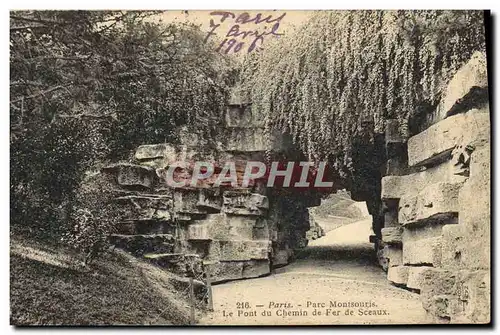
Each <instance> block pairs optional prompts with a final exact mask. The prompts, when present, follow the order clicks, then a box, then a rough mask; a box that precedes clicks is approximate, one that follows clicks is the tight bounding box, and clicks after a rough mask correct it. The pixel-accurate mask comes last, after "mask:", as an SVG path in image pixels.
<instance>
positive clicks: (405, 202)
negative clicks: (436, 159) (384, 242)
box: [398, 183, 462, 225]
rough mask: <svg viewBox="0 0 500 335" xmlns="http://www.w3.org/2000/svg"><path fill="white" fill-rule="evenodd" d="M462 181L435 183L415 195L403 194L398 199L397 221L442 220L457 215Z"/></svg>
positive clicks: (408, 222) (409, 222) (401, 222)
mask: <svg viewBox="0 0 500 335" xmlns="http://www.w3.org/2000/svg"><path fill="white" fill-rule="evenodd" d="M461 187H462V183H454V184H451V183H436V184H433V185H429V186H427V187H426V188H424V189H423V190H422V191H421V192H420V193H418V194H417V195H416V196H413V195H410V196H403V197H402V198H401V200H400V201H399V216H398V219H399V223H400V224H402V225H407V224H413V223H420V222H422V221H424V220H426V221H429V220H435V221H436V220H439V221H443V220H444V219H448V218H450V217H456V216H458V212H459V204H458V192H459V190H460V188H461Z"/></svg>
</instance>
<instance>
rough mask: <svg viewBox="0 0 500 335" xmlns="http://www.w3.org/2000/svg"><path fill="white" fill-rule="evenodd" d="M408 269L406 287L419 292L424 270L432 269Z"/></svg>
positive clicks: (420, 267)
mask: <svg viewBox="0 0 500 335" xmlns="http://www.w3.org/2000/svg"><path fill="white" fill-rule="evenodd" d="M409 268H410V270H409V272H408V282H407V284H406V287H408V288H411V289H414V290H420V288H421V287H422V282H423V280H424V276H423V274H424V273H425V271H426V270H428V269H432V267H430V266H411V267H409Z"/></svg>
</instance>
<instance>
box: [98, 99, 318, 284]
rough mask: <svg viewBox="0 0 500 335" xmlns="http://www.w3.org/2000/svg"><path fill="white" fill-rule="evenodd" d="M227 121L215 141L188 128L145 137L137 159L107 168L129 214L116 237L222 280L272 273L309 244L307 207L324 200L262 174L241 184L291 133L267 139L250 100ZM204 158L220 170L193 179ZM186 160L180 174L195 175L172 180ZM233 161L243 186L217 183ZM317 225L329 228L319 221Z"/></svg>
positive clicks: (163, 262) (157, 259)
mask: <svg viewBox="0 0 500 335" xmlns="http://www.w3.org/2000/svg"><path fill="white" fill-rule="evenodd" d="M225 122H226V127H225V128H223V129H221V130H220V132H221V133H220V136H219V137H218V139H220V140H218V141H216V142H215V143H205V142H203V141H201V140H199V139H197V138H196V136H194V134H190V133H189V132H188V131H186V130H185V129H180V130H179V138H180V140H181V143H180V144H175V145H174V144H169V143H162V144H145V145H142V146H140V147H138V148H137V149H136V151H135V154H134V159H133V161H131V162H124V163H116V164H112V165H110V166H107V167H106V168H104V169H103V171H104V172H105V173H107V174H108V175H110V176H112V178H113V179H114V184H115V186H116V188H117V189H118V190H119V192H120V196H119V197H118V198H117V199H116V201H117V203H118V204H119V205H120V208H121V210H122V211H123V212H124V213H126V215H125V216H126V218H127V219H126V220H124V221H123V222H122V223H121V224H120V225H119V227H118V233H117V234H114V235H112V236H111V237H110V240H111V242H112V243H113V244H115V245H116V246H117V247H119V248H122V249H124V250H126V251H128V252H131V253H133V254H134V255H136V256H137V257H142V258H144V259H146V260H148V261H150V262H153V263H155V264H157V265H160V266H162V267H165V268H168V269H170V270H171V271H175V272H177V273H179V274H181V275H184V276H193V277H196V278H200V276H202V275H203V274H204V273H205V274H206V273H209V274H210V277H211V279H212V281H214V282H221V281H227V280H233V279H241V278H251V277H258V276H262V275H266V274H268V273H270V271H271V269H272V267H276V266H282V265H286V264H288V262H290V260H291V259H293V255H294V253H295V251H296V250H297V249H300V248H302V247H305V246H306V245H307V237H308V236H306V232H308V231H310V222H309V214H308V210H307V207H308V206H313V205H315V204H316V203H317V204H319V197H317V199H316V198H315V196H314V195H313V194H310V195H304V192H301V194H299V195H294V194H283V193H279V191H278V190H273V189H268V188H267V187H266V185H264V184H263V183H262V182H260V181H259V180H257V181H255V182H251V183H249V185H248V186H247V187H243V186H242V184H241V181H242V179H243V172H244V168H245V165H246V162H247V161H264V159H265V157H266V155H265V154H266V150H268V149H271V155H279V156H280V157H281V158H282V157H287V154H288V152H287V150H288V151H290V147H289V146H288V144H287V143H288V142H287V138H286V137H285V136H278V135H277V134H274V135H272V136H271V138H270V139H267V138H266V136H264V133H263V122H262V120H261V119H259V117H258V116H256V115H253V114H252V110H251V108H250V107H249V106H248V105H230V106H229V107H228V109H227V113H226V115H225ZM196 161H204V162H212V163H214V164H215V171H214V174H213V176H212V177H210V178H208V179H204V180H201V181H198V182H196V183H192V182H191V181H192V179H191V176H192V174H193V169H194V166H193V163H194V162H196ZM179 162H181V164H180V167H178V168H177V169H176V170H175V173H174V179H175V180H176V181H178V182H182V181H187V183H185V185H182V186H178V187H171V186H168V185H167V183H166V182H165V181H166V178H167V177H168V176H167V169H168V167H169V166H171V165H172V164H174V163H176V164H179ZM225 162H233V163H234V166H235V170H236V174H237V179H238V185H237V186H235V185H231V184H230V183H222V184H221V185H219V186H217V185H215V180H216V177H217V176H218V175H219V174H220V173H221V167H222V166H223V165H224V163H225ZM313 229H315V230H314V233H313V234H315V236H316V237H319V236H321V234H322V231H321V230H320V229H319V227H318V226H317V225H313ZM309 234H311V233H309Z"/></svg>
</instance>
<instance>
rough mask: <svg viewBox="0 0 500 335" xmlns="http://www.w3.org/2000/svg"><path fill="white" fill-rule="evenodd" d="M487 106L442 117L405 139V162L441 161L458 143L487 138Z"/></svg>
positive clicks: (488, 127) (417, 163) (429, 162)
mask: <svg viewBox="0 0 500 335" xmlns="http://www.w3.org/2000/svg"><path fill="white" fill-rule="evenodd" d="M489 133H490V115H489V108H484V109H481V110H477V109H474V110H471V111H469V112H467V113H465V114H458V115H454V116H451V117H449V118H446V119H444V120H442V121H440V122H438V123H436V124H434V125H432V126H430V127H429V128H428V129H426V130H424V131H423V132H421V133H420V134H417V135H415V136H413V137H411V138H409V139H408V165H409V166H415V165H429V164H436V163H441V162H442V161H443V160H445V159H447V158H450V157H451V152H452V150H453V148H455V146H456V145H459V144H460V143H478V142H479V143H480V142H484V141H489V137H490V136H489Z"/></svg>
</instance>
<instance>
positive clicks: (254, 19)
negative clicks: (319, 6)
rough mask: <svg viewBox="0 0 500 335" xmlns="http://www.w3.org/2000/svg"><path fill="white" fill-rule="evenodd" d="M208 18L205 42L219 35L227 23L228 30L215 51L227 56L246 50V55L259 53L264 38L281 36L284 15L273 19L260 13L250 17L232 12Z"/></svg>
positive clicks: (217, 13) (212, 13)
mask: <svg viewBox="0 0 500 335" xmlns="http://www.w3.org/2000/svg"><path fill="white" fill-rule="evenodd" d="M210 16H211V18H210V28H209V29H210V30H209V32H208V33H207V36H206V37H205V42H207V41H208V40H209V39H210V37H211V36H212V35H216V34H217V33H219V30H220V29H221V26H222V24H223V23H225V22H228V23H230V26H229V29H228V30H227V31H226V32H224V33H223V41H222V42H221V43H220V44H219V45H218V47H217V49H216V50H217V51H220V52H222V53H225V54H229V53H238V52H240V51H242V50H246V51H247V52H248V53H250V52H252V51H259V50H260V49H261V46H262V43H263V42H264V38H266V37H268V36H274V37H279V36H281V35H283V34H282V33H280V32H279V31H278V30H279V28H280V23H281V20H282V19H283V18H284V17H285V16H286V13H283V14H281V15H279V16H277V17H273V15H263V14H262V13H258V14H256V15H250V14H249V13H247V12H244V13H241V14H239V15H236V14H234V13H233V12H227V11H214V12H211V13H210Z"/></svg>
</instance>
